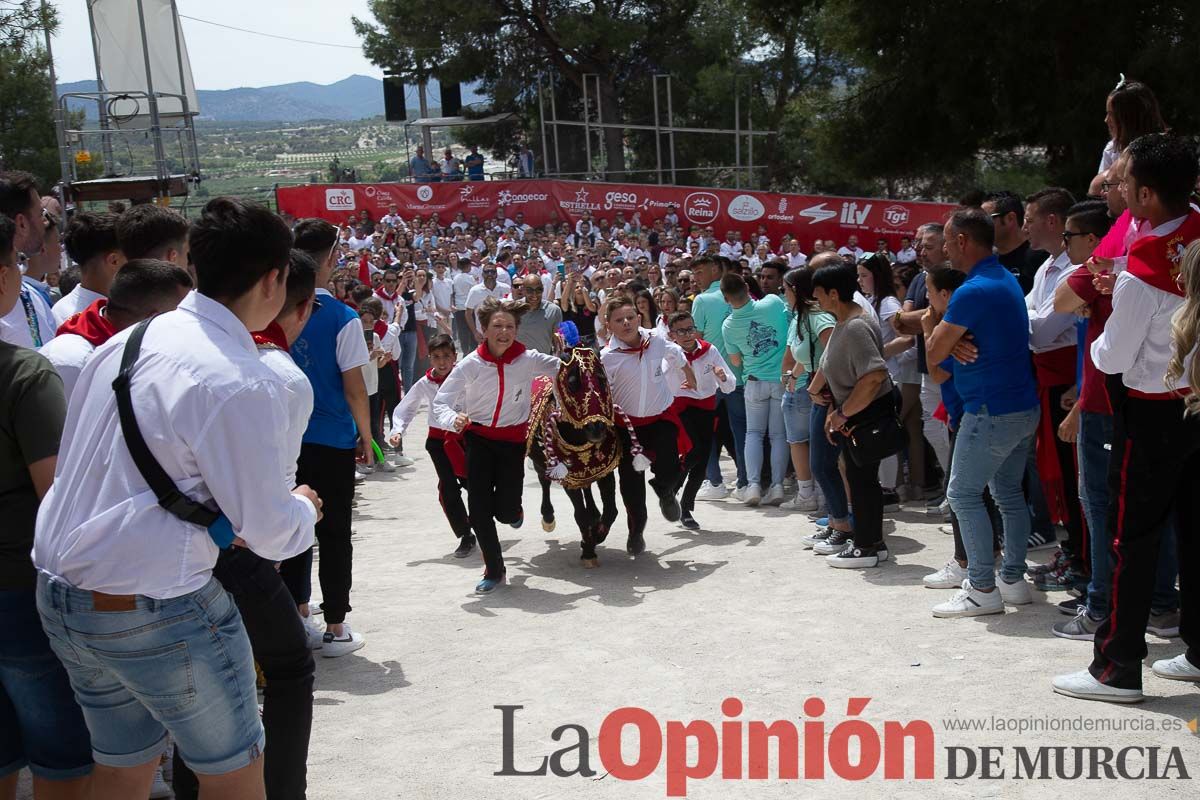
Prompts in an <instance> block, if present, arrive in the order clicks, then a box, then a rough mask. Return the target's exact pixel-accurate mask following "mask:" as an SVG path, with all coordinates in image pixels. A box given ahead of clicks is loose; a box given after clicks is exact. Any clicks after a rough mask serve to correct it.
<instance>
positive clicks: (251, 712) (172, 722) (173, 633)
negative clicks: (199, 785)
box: [37, 575, 265, 775]
mask: <svg viewBox="0 0 1200 800" xmlns="http://www.w3.org/2000/svg"><path fill="white" fill-rule="evenodd" d="M133 606H134V607H133V608H132V609H131V610H121V611H96V610H94V604H93V598H92V593H91V592H89V591H85V590H82V589H76V588H75V587H73V586H70V585H69V584H67V583H65V582H63V581H60V580H57V579H54V580H51V579H50V578H48V577H47V576H45V575H39V576H38V589H37V607H38V611H39V612H40V613H41V615H42V624H43V626H44V627H45V629H46V633H47V634H48V635H49V637H50V644H51V646H52V647H53V648H54V652H55V653H57V654H58V657H59V658H60V659H61V660H62V662H63V666H65V667H66V668H67V674H68V676H69V677H70V679H71V686H72V687H73V688H74V689H75V696H76V698H78V700H79V704H80V706H82V707H83V716H84V718H85V719H87V725H88V728H89V730H91V734H92V756H93V758H95V760H96V763H98V764H104V765H106V766H110V767H134V766H138V765H140V764H145V763H146V762H147V761H151V760H153V759H155V758H157V757H158V756H159V755H161V754H162V751H163V748H164V747H165V746H166V739H167V733H168V732H169V733H170V734H171V736H172V737H173V738H174V740H175V746H176V748H177V749H178V751H179V755H180V757H181V758H182V759H183V761H184V763H185V764H187V765H188V766H189V767H191V768H192V771H193V772H196V773H199V774H202V775H223V774H225V773H228V772H233V771H234V770H237V769H241V768H242V767H245V766H248V765H249V764H250V763H251V762H253V761H255V760H256V759H257V758H258V757H259V756H260V755H261V754H262V751H263V745H264V743H265V738H264V735H263V727H262V721H261V720H260V719H259V715H258V700H257V696H256V694H255V687H254V659H253V657H252V655H251V652H250V640H249V639H248V638H246V629H245V627H243V625H242V617H241V615H240V614H238V610H237V606H235V605H234V604H233V599H232V598H231V597H230V596H229V593H228V592H226V591H225V590H224V589H223V588H221V584H220V583H218V582H217V581H216V580H215V579H209V582H208V583H207V584H206V585H205V586H204V587H203V588H201V589H198V590H197V591H195V592H191V593H190V594H185V595H181V596H179V597H173V598H171V599H169V600H155V599H153V598H149V597H143V596H141V595H138V596H137V597H135V598H134V600H133Z"/></svg>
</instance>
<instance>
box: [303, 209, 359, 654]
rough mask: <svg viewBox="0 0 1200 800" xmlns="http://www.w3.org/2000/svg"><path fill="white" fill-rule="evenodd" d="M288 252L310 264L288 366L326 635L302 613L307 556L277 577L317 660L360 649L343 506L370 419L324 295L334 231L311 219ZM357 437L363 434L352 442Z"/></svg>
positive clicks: (342, 313)
mask: <svg viewBox="0 0 1200 800" xmlns="http://www.w3.org/2000/svg"><path fill="white" fill-rule="evenodd" d="M295 234H296V248H297V249H299V250H303V251H305V252H306V253H308V254H309V255H310V256H312V257H313V259H314V260H315V261H316V262H317V264H318V266H319V272H318V273H317V292H316V300H315V303H314V308H313V312H312V316H311V317H309V320H308V323H307V324H306V325H305V326H304V330H303V331H302V332H301V333H300V336H299V337H298V338H297V339H296V341H295V342H294V343H293V344H292V348H291V353H292V358H293V359H294V360H295V362H296V365H297V366H298V367H300V369H302V370H303V371H304V374H305V375H306V376H307V377H308V380H309V383H311V384H312V388H313V412H312V417H311V418H310V419H309V423H308V429H307V430H306V431H305V432H304V439H303V444H302V445H301V448H300V460H299V462H298V465H297V470H296V479H297V480H298V481H300V482H301V483H302V484H308V485H309V486H312V487H320V488H319V489H314V490H315V491H317V492H318V493H319V494H320V496H321V499H322V500H323V501H324V507H323V509H322V510H323V511H324V517H323V518H322V519H321V521H320V522H318V523H317V527H316V537H317V542H318V544H319V545H320V546H321V565H320V570H319V578H320V581H321V597H322V602H321V608H322V609H323V610H324V612H325V624H326V630H325V632H324V634H323V635H322V634H321V630H320V627H319V626H318V625H317V624H316V623H315V622H314V621H313V619H312V616H310V614H309V609H308V601H309V596H310V594H311V592H312V550H311V549H309V551H308V552H307V553H304V554H301V555H299V556H296V557H295V558H291V559H288V560H287V561H285V562H283V566H282V567H281V568H280V573H281V574H282V576H283V580H284V583H286V584H287V586H288V589H289V590H290V591H291V593H292V596H293V598H294V599H295V601H296V605H297V606H299V608H300V615H301V616H302V617H303V618H304V625H305V627H306V628H307V629H308V631H309V642H310V644H312V646H313V648H314V649H318V650H320V651H321V655H322V656H325V657H336V656H341V655H345V654H346V653H352V652H354V651H355V650H357V649H359V648H360V647H362V646H363V644H364V642H363V637H362V635H361V634H358V633H354V632H353V631H351V630H350V625H349V624H348V623H346V614H347V613H349V611H350V584H351V573H352V564H353V554H354V551H353V547H352V546H351V544H350V516H351V511H350V504H351V503H352V502H353V500H354V461H355V457H356V456H359V457H362V458H364V459H365V460H366V463H367V464H370V463H371V461H372V449H371V441H370V430H371V421H370V420H371V417H370V410H369V407H368V404H367V387H366V384H365V382H364V380H363V373H362V366H363V365H364V364H366V363H367V361H368V360H369V356H368V353H367V343H366V340H365V339H364V338H363V329H362V323H361V322H360V321H359V318H358V315H357V314H356V313H354V310H353V309H351V308H350V307H349V306H347V305H346V304H345V303H343V302H341V301H340V300H338V299H337V298H335V297H334V296H333V295H331V294H330V293H329V291H328V290H327V289H326V288H325V287H326V286H328V284H329V278H330V276H331V275H332V273H333V268H334V266H335V261H336V258H335V256H334V249H335V246H336V244H337V228H335V227H334V226H332V225H330V224H329V223H328V222H325V221H324V220H319V219H306V220H303V221H301V222H300V224H298V225H297V226H296V230H295ZM359 431H362V432H363V435H362V436H360V435H359Z"/></svg>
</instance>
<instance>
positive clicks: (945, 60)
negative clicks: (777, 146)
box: [791, 0, 1200, 194]
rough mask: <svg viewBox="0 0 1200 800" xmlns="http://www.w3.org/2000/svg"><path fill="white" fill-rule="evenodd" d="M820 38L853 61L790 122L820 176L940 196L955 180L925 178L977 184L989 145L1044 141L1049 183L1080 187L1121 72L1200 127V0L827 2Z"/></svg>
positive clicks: (1178, 123) (1177, 123)
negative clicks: (1199, 45)
mask: <svg viewBox="0 0 1200 800" xmlns="http://www.w3.org/2000/svg"><path fill="white" fill-rule="evenodd" d="M818 35H819V36H820V37H821V39H822V40H823V41H825V42H827V43H828V46H830V47H832V48H834V49H835V50H837V51H839V52H841V53H842V54H843V55H844V56H845V57H846V58H847V59H848V60H849V62H850V69H848V70H846V71H845V73H844V74H843V76H842V77H843V81H844V82H843V83H842V85H840V86H839V87H838V88H837V89H836V90H835V91H834V92H832V93H831V94H829V95H827V96H826V97H824V98H814V99H812V100H810V101H809V102H808V104H807V105H805V104H797V105H796V106H794V107H793V108H792V112H793V119H792V120H791V126H792V128H793V129H794V130H795V132H796V133H797V134H798V136H799V137H801V138H802V139H803V140H804V141H806V143H807V144H808V146H809V148H810V151H811V152H812V153H813V160H814V161H815V162H818V163H819V164H821V165H823V166H822V168H821V169H822V170H823V171H824V172H825V173H826V174H825V175H824V176H822V177H823V180H821V181H820V182H822V183H824V184H826V185H828V184H830V183H837V182H839V181H841V182H844V183H849V184H857V185H862V184H864V183H867V184H873V185H875V186H879V185H881V184H883V185H896V184H905V183H908V184H909V185H910V186H916V185H917V184H922V185H923V186H924V187H925V188H926V189H927V190H929V191H931V192H932V193H935V194H936V193H945V192H947V191H951V190H952V189H953V188H954V186H953V185H948V184H946V183H943V185H942V186H941V187H938V186H937V185H936V182H931V181H929V180H927V179H926V178H925V176H930V175H938V176H949V177H953V176H959V179H960V181H961V180H968V181H970V180H976V181H977V179H978V170H977V169H975V167H974V165H973V163H972V162H974V161H975V160H976V158H977V155H978V154H979V153H980V151H981V150H983V151H986V150H995V151H1001V152H1007V153H1017V154H1020V153H1021V152H1022V150H1023V149H1029V148H1036V149H1039V150H1041V151H1044V154H1045V155H1044V163H1045V177H1046V179H1047V180H1048V181H1050V182H1052V183H1056V184H1060V185H1063V186H1066V187H1068V188H1070V189H1072V190H1073V191H1077V192H1082V191H1083V190H1084V189H1086V187H1087V184H1088V181H1089V180H1090V178H1091V177H1092V176H1093V175H1094V174H1095V172H1096V168H1097V164H1098V163H1099V159H1100V151H1101V149H1102V148H1103V147H1104V143H1105V142H1106V140H1107V139H1108V135H1107V132H1106V131H1105V127H1104V123H1103V117H1104V98H1105V96H1106V95H1107V93H1108V92H1109V91H1110V90H1111V89H1112V87H1113V86H1114V84H1116V82H1117V80H1118V76H1119V74H1120V73H1125V74H1126V75H1127V76H1129V77H1131V78H1137V79H1139V80H1142V81H1144V82H1146V83H1148V84H1149V85H1150V86H1151V87H1153V89H1154V90H1155V93H1156V94H1157V95H1158V98H1159V102H1160V104H1161V105H1162V108H1163V114H1164V116H1165V118H1166V120H1167V122H1168V124H1170V125H1172V126H1173V127H1174V128H1175V129H1176V130H1180V131H1185V132H1190V131H1195V130H1196V129H1197V124H1198V123H1200V105H1198V104H1197V103H1196V101H1195V97H1194V91H1193V87H1192V86H1191V81H1190V80H1189V79H1188V76H1190V75H1192V74H1193V73H1194V72H1195V70H1196V67H1197V66H1198V65H1200V59H1198V58H1197V57H1196V50H1195V43H1196V42H1197V41H1200V4H1198V3H1196V2H1195V0H1146V2H1138V3H1127V4H1118V5H1113V4H1111V3H1094V2H1077V3H1060V2H1053V0H1027V2H1020V3H1017V2H1004V3H1000V2H970V3H965V2H961V0H928V1H927V2H924V3H917V4H911V3H879V2H874V0H827V2H826V3H825V4H824V8H823V10H822V12H821V18H820V24H819V27H818ZM1002 169H1003V168H1002ZM954 183H955V181H954V180H951V181H950V182H949V184H954Z"/></svg>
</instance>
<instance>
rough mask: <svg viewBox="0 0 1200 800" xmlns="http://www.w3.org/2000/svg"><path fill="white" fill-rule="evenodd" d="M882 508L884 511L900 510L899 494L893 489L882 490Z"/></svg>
mask: <svg viewBox="0 0 1200 800" xmlns="http://www.w3.org/2000/svg"><path fill="white" fill-rule="evenodd" d="M883 510H884V511H899V510H900V494H899V493H898V492H897V491H896V490H895V489H884V490H883Z"/></svg>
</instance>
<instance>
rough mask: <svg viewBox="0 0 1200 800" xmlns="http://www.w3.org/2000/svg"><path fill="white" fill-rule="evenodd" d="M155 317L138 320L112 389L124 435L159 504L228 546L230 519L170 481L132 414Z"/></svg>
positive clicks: (220, 545) (218, 545)
mask: <svg viewBox="0 0 1200 800" xmlns="http://www.w3.org/2000/svg"><path fill="white" fill-rule="evenodd" d="M153 319H154V318H153V317H151V318H150V319H147V320H145V321H143V322H140V323H138V325H137V327H136V328H134V329H133V333H131V334H130V335H129V338H128V339H127V340H126V341H125V349H124V351H123V352H122V354H121V371H120V372H119V373H118V374H117V377H116V379H115V380H113V383H112V386H113V391H115V392H116V394H117V416H118V418H119V419H120V421H121V434H122V436H124V438H125V446H126V447H128V448H129V455H130V456H131V457H132V458H133V463H134V465H135V466H136V467H137V468H138V472H140V473H141V475H142V479H143V480H144V481H146V483H147V484H148V485H149V486H150V491H152V492H154V496H155V497H157V498H158V504H159V505H160V506H162V507H163V508H164V509H166V510H167V511H169V512H170V513H172V514H174V515H175V516H176V517H179V518H180V519H181V520H183V521H184V522H190V523H191V524H193V525H199V526H200V527H201V528H205V529H207V530H208V535H209V536H210V537H211V538H212V540H213V542H215V543H216V545H217V547H221V548H224V547H228V546H229V545H230V543H231V542H233V539H234V534H233V527H232V526H231V525H230V523H229V519H228V518H227V517H225V516H224V515H223V514H222V513H221V512H220V511H215V510H213V509H211V508H209V507H208V506H206V505H204V504H203V503H198V502H196V501H195V500H193V499H192V498H190V497H188V496H187V495H186V494H184V493H183V492H181V491H179V487H178V486H176V485H175V481H173V480H171V476H170V475H168V474H167V471H166V470H165V469H163V467H162V464H159V463H158V459H156V458H155V457H154V454H153V453H151V452H150V447H149V446H148V445H147V444H146V439H145V437H143V436H142V431H141V429H140V428H139V427H138V424H137V417H136V416H134V413H133V397H132V396H131V395H130V392H129V388H130V377H131V375H132V373H133V367H134V365H135V364H136V363H137V360H138V355H140V354H141V352H142V339H144V338H145V336H146V329H147V328H149V327H150V323H151V322H152V321H153Z"/></svg>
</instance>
